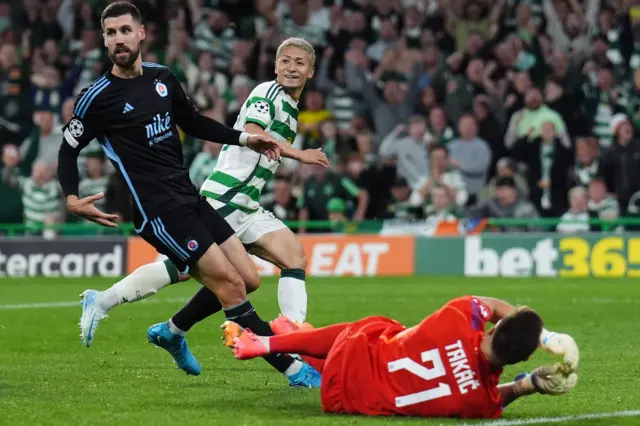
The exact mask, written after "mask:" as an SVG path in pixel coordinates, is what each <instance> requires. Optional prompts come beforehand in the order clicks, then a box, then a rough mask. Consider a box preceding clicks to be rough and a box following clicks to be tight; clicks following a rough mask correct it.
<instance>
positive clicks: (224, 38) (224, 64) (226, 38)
mask: <svg viewBox="0 0 640 426" xmlns="http://www.w3.org/2000/svg"><path fill="white" fill-rule="evenodd" d="M194 38H195V47H196V48H197V49H199V50H206V51H208V52H211V54H212V55H213V58H214V59H215V64H216V69H218V70H220V71H226V70H227V68H229V64H230V63H231V54H232V52H233V44H234V43H235V41H236V33H235V31H233V30H232V29H231V28H227V29H226V30H224V31H223V32H222V33H220V34H216V33H214V32H213V31H212V30H211V27H210V26H209V23H208V22H207V21H206V20H205V21H201V22H200V23H199V24H198V26H196V30H195V37H194Z"/></svg>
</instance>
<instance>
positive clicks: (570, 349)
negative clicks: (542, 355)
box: [540, 328, 580, 371]
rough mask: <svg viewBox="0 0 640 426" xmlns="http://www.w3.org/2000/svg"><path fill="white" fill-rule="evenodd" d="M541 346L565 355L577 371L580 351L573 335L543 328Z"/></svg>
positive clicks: (548, 350) (570, 366) (572, 369)
mask: <svg viewBox="0 0 640 426" xmlns="http://www.w3.org/2000/svg"><path fill="white" fill-rule="evenodd" d="M540 346H541V347H542V348H543V349H544V350H545V351H547V352H550V353H552V354H554V355H561V356H563V357H564V362H565V364H567V366H568V367H569V368H570V369H571V371H576V370H577V369H578V363H579V361H580V351H579V349H578V345H577V344H576V341H575V340H574V339H573V337H571V336H569V335H568V334H559V333H555V332H550V331H548V330H546V329H544V328H543V329H542V333H541V334H540Z"/></svg>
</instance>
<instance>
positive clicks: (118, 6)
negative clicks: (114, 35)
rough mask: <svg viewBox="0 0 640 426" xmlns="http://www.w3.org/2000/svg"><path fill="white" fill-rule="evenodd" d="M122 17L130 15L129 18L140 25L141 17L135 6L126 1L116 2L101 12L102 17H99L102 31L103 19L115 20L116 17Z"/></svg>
mask: <svg viewBox="0 0 640 426" xmlns="http://www.w3.org/2000/svg"><path fill="white" fill-rule="evenodd" d="M123 15H131V18H133V20H134V21H136V22H137V23H138V24H140V23H142V15H141V14H140V11H139V10H138V8H137V7H136V6H135V5H133V4H131V3H129V2H126V1H117V2H115V3H111V4H110V5H109V6H107V7H105V8H104V10H103V11H102V16H101V17H100V25H102V29H103V30H104V20H105V19H108V18H117V17H118V16H123Z"/></svg>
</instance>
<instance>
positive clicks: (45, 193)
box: [18, 176, 62, 225]
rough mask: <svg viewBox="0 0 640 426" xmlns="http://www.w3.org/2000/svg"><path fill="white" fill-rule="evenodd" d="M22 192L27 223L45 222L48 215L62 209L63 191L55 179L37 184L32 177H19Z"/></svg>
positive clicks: (37, 223) (57, 212) (56, 213)
mask: <svg viewBox="0 0 640 426" xmlns="http://www.w3.org/2000/svg"><path fill="white" fill-rule="evenodd" d="M18 185H19V186H20V191H21V192H22V207H23V215H24V221H25V224H27V225H39V224H43V223H44V221H45V219H46V218H47V217H48V216H52V215H58V214H59V213H60V212H61V211H62V191H61V190H60V185H59V184H58V182H56V181H55V180H51V181H49V182H47V183H45V184H43V185H37V184H36V183H35V182H34V181H33V179H31V178H30V177H28V178H26V177H22V176H20V177H18Z"/></svg>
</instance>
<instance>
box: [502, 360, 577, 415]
mask: <svg viewBox="0 0 640 426" xmlns="http://www.w3.org/2000/svg"><path fill="white" fill-rule="evenodd" d="M577 383H578V375H577V374H576V373H575V372H571V371H570V369H569V368H568V367H567V366H566V365H565V364H562V363H559V362H557V363H555V364H550V365H544V366H542V367H538V368H536V369H535V370H534V371H533V373H531V374H527V373H523V374H520V375H518V376H517V377H516V379H515V381H513V382H511V383H505V384H502V385H500V386H498V392H500V397H501V399H502V404H503V407H506V406H507V405H509V404H510V403H512V402H513V401H515V400H516V399H518V398H520V397H522V396H527V395H533V394H535V393H539V394H542V395H562V394H565V393H567V392H570V391H571V390H572V389H573V388H574V387H575V386H576V384H577Z"/></svg>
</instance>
